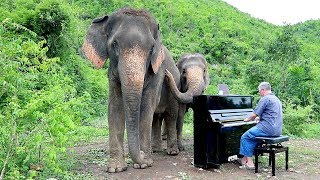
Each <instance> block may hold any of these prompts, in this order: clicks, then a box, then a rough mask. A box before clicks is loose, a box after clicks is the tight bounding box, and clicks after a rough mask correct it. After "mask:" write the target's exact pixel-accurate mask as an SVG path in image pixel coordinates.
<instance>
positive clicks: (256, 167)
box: [254, 152, 259, 173]
mask: <svg viewBox="0 0 320 180" xmlns="http://www.w3.org/2000/svg"><path fill="white" fill-rule="evenodd" d="M258 157H259V154H258V152H255V153H254V167H255V168H254V172H255V173H258V163H259V161H258Z"/></svg>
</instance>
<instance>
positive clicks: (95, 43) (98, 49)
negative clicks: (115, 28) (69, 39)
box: [82, 16, 108, 68]
mask: <svg viewBox="0 0 320 180" xmlns="http://www.w3.org/2000/svg"><path fill="white" fill-rule="evenodd" d="M107 20H108V16H104V17H100V18H97V19H94V20H93V21H92V24H91V25H90V27H89V29H88V31H87V34H86V38H85V40H84V43H83V45H82V51H83V52H84V54H85V56H86V57H87V58H88V59H89V60H90V61H91V62H92V64H93V65H94V66H95V67H96V68H101V67H102V66H103V65H104V63H105V62H106V59H107V58H108V52H107V44H106V42H107V35H106V32H105V30H106V28H105V23H106V22H107Z"/></svg>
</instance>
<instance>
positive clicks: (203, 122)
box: [193, 95, 256, 169]
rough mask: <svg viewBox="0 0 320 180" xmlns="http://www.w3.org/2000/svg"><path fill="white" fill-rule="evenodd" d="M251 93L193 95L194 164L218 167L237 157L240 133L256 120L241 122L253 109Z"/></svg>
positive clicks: (205, 167)
mask: <svg viewBox="0 0 320 180" xmlns="http://www.w3.org/2000/svg"><path fill="white" fill-rule="evenodd" d="M252 101H253V97H252V96H239V95H201V96H197V97H194V102H193V114H194V122H193V123H194V166H196V167H200V168H204V169H208V168H219V167H220V165H221V164H222V163H224V162H228V161H233V160H235V159H237V156H238V154H239V147H240V144H239V143H240V138H241V135H242V134H243V133H244V132H245V131H246V130H248V129H249V128H251V127H252V126H254V125H255V124H256V121H250V122H244V121H243V119H244V118H246V117H248V116H249V115H250V114H251V113H252V112H253V108H252Z"/></svg>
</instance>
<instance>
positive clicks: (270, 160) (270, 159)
mask: <svg viewBox="0 0 320 180" xmlns="http://www.w3.org/2000/svg"><path fill="white" fill-rule="evenodd" d="M271 154H272V153H271V152H270V153H269V166H271V162H272V158H271V157H272V155H271Z"/></svg>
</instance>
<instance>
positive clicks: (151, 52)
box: [149, 45, 155, 55]
mask: <svg viewBox="0 0 320 180" xmlns="http://www.w3.org/2000/svg"><path fill="white" fill-rule="evenodd" d="M154 53H155V52H154V45H152V47H151V49H150V51H149V54H150V55H153V54H154Z"/></svg>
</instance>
